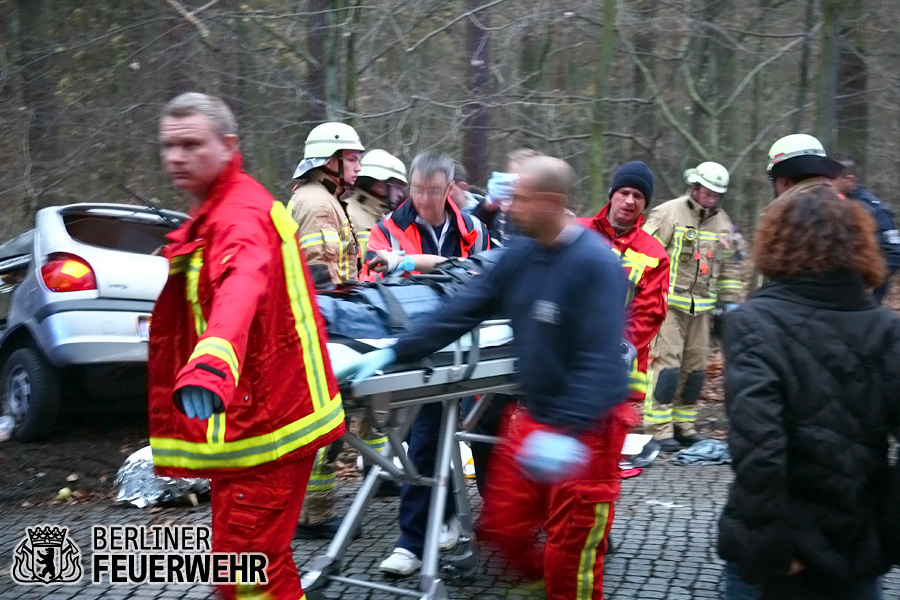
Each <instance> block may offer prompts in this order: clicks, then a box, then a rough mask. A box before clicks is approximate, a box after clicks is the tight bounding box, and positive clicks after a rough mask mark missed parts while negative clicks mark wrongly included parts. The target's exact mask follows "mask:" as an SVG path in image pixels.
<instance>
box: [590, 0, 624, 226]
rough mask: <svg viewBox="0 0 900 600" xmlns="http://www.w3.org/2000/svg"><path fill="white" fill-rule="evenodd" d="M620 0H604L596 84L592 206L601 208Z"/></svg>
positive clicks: (603, 202)
mask: <svg viewBox="0 0 900 600" xmlns="http://www.w3.org/2000/svg"><path fill="white" fill-rule="evenodd" d="M617 8H618V6H617V0H603V28H602V30H601V33H600V52H599V56H598V57H597V59H598V60H597V73H596V80H595V84H594V89H595V92H594V111H593V112H594V115H593V117H594V118H593V123H592V125H591V151H590V157H591V159H590V165H589V170H590V185H591V188H590V204H589V207H590V208H597V209H599V208H600V207H601V206H603V205H604V204H606V186H607V184H608V182H607V175H606V156H605V147H604V146H605V141H604V138H603V136H604V134H605V133H606V132H607V125H608V122H609V121H608V119H607V118H606V108H607V107H606V106H605V105H604V104H605V100H606V97H607V96H608V95H609V90H610V89H611V86H610V81H609V70H610V69H609V68H610V63H611V62H612V55H613V49H614V47H615V44H616V13H617Z"/></svg>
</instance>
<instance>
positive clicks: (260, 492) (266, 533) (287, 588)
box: [210, 453, 316, 600]
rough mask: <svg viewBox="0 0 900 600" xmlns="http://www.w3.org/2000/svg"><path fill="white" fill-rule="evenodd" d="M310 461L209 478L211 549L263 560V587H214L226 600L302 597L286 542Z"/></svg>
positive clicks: (296, 599)
mask: <svg viewBox="0 0 900 600" xmlns="http://www.w3.org/2000/svg"><path fill="white" fill-rule="evenodd" d="M315 459H316V455H315V453H313V454H312V455H310V456H307V457H303V458H300V459H294V460H290V461H288V462H283V461H276V462H271V463H267V464H265V465H261V466H259V467H253V468H250V469H244V470H241V471H238V472H235V473H223V474H221V475H217V476H215V477H213V478H212V481H211V490H210V493H211V497H212V528H213V535H212V551H213V552H238V553H239V552H262V553H264V554H265V555H266V556H267V557H268V559H269V564H268V567H267V568H266V577H267V578H268V580H269V582H268V585H265V586H253V585H250V584H248V585H240V586H237V587H235V586H219V588H218V589H219V593H220V594H221V596H222V597H223V598H225V599H226V600H240V599H242V598H254V599H256V598H265V599H266V600H302V599H303V598H304V597H305V596H304V595H303V589H302V588H301V587H300V575H299V573H298V572H297V565H296V564H295V563H294V558H293V556H292V554H291V540H292V539H293V537H294V530H295V529H296V528H297V519H298V518H299V516H300V508H301V507H302V506H303V496H304V493H305V492H306V485H307V483H308V482H309V474H310V473H311V472H312V467H313V463H314V462H315Z"/></svg>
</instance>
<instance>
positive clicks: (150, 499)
mask: <svg viewBox="0 0 900 600" xmlns="http://www.w3.org/2000/svg"><path fill="white" fill-rule="evenodd" d="M115 485H116V487H117V488H119V493H118V494H117V495H116V502H123V503H126V504H131V505H132V506H136V507H138V508H144V507H147V506H154V505H156V504H169V503H176V502H179V501H186V500H188V499H189V495H190V494H204V493H206V492H208V491H209V479H183V478H180V477H159V476H158V475H156V473H154V472H153V453H152V451H151V449H150V446H145V447H143V448H141V449H140V450H138V451H137V452H135V453H133V454H132V455H131V456H129V457H128V458H127V459H125V462H124V463H123V464H122V466H121V467H119V472H118V473H117V474H116V481H115Z"/></svg>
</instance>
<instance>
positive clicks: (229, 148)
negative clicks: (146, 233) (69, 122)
mask: <svg viewBox="0 0 900 600" xmlns="http://www.w3.org/2000/svg"><path fill="white" fill-rule="evenodd" d="M160 141H161V143H162V150H161V154H162V162H163V164H164V166H165V169H166V171H167V172H168V175H169V177H170V178H171V179H172V182H173V183H174V185H175V186H176V187H177V188H179V189H181V190H183V191H185V192H187V193H188V194H189V195H191V196H192V197H193V199H194V200H195V205H194V207H193V210H192V218H190V219H189V220H188V221H186V222H185V223H184V224H183V225H182V226H181V227H180V228H178V229H177V230H176V231H174V232H173V233H171V234H170V235H169V239H170V240H171V243H170V244H169V245H168V246H166V248H165V250H164V255H165V256H166V258H168V259H169V265H170V268H169V279H168V281H167V282H166V285H165V288H164V289H163V291H162V294H161V295H160V297H159V300H158V301H157V303H156V307H155V309H154V312H153V321H152V323H153V325H152V328H151V334H150V357H149V379H150V445H151V446H152V448H153V461H154V464H155V467H156V472H157V473H158V474H159V475H163V476H170V477H208V478H210V479H211V482H212V492H211V493H212V513H213V514H212V528H213V540H212V550H213V552H229V553H231V552H233V553H240V552H263V553H265V554H266V555H267V557H268V566H267V568H266V578H267V583H265V582H259V581H247V582H239V583H238V585H236V586H220V588H219V590H220V592H221V594H222V596H223V597H225V598H229V599H231V598H241V597H252V598H266V599H267V600H298V599H302V598H303V597H304V594H303V590H302V589H301V586H300V577H299V574H298V572H297V567H296V565H295V564H294V561H293V558H292V556H291V546H290V542H291V538H292V536H293V532H294V527H295V525H296V523H297V517H298V515H299V514H300V507H301V505H302V503H303V495H304V490H305V489H306V485H307V481H308V479H309V474H310V471H311V469H312V465H313V460H314V458H315V454H316V450H318V449H319V448H320V447H322V446H325V445H326V444H328V443H329V442H331V441H333V440H335V439H336V438H338V437H340V436H341V435H343V433H344V411H343V407H342V405H341V397H340V394H339V393H338V388H337V383H336V381H335V378H334V375H333V374H332V372H331V366H330V364H329V361H328V354H327V349H326V345H325V342H326V336H325V330H324V326H323V320H322V317H321V315H320V314H319V312H318V309H317V307H316V303H315V298H314V291H313V286H312V284H311V279H310V275H309V271H308V269H307V268H306V265H305V264H304V263H303V262H302V260H301V258H300V249H299V246H298V243H297V238H296V231H297V225H296V223H295V222H294V221H293V219H291V217H290V215H289V214H288V213H287V211H286V210H285V208H284V206H283V205H282V204H281V203H280V202H277V201H276V200H275V199H273V198H272V196H270V195H269V194H268V193H267V192H266V190H265V189H264V188H263V187H262V186H261V185H260V184H259V183H257V182H256V181H255V180H253V179H252V178H251V177H250V176H248V175H246V174H244V173H243V171H242V159H241V156H240V154H238V153H237V151H236V150H237V142H238V140H237V135H236V125H235V122H234V117H233V115H232V114H231V111H230V110H229V109H228V107H227V106H226V105H225V104H224V103H223V102H222V101H221V100H219V99H218V98H214V97H211V96H207V95H205V94H197V93H188V94H182V95H181V96H178V97H177V98H175V99H174V100H172V101H171V102H169V104H168V105H166V108H165V110H164V112H163V116H162V119H161V121H160Z"/></svg>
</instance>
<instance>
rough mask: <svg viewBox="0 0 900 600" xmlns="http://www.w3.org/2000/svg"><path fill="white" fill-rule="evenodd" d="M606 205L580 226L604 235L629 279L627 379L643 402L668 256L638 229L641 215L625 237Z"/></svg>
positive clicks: (666, 285) (661, 311) (663, 308)
mask: <svg viewBox="0 0 900 600" xmlns="http://www.w3.org/2000/svg"><path fill="white" fill-rule="evenodd" d="M608 213H609V204H607V205H606V206H604V207H603V208H601V209H600V212H598V213H597V214H596V215H595V216H594V217H581V218H579V219H577V221H578V222H579V223H581V224H582V225H584V226H585V227H587V228H589V229H593V230H594V231H598V232H600V233H601V234H603V235H604V236H605V237H606V238H607V239H608V240H609V242H610V244H612V247H613V250H614V251H615V252H616V254H618V255H619V256H621V257H622V267H623V268H624V269H625V275H626V276H627V277H628V283H629V290H628V295H627V296H626V298H625V301H626V302H627V303H628V309H627V312H626V322H625V339H627V340H628V341H629V342H631V343H632V344H633V345H634V347H635V348H636V349H637V352H638V355H637V360H636V364H635V365H634V366H632V369H631V372H630V373H629V377H628V389H629V390H631V399H632V400H635V401H640V402H643V401H644V396H645V395H646V393H647V363H648V361H649V358H650V342H652V341H653V338H655V337H656V334H657V333H659V329H660V327H662V324H663V321H665V320H666V311H667V310H668V309H667V306H668V304H667V302H666V295H667V293H668V289H669V256H668V254H666V249H665V248H663V245H662V244H660V243H659V241H658V240H657V239H656V238H654V237H653V236H652V235H650V234H649V233H647V232H646V231H644V230H643V229H642V228H641V225H643V223H644V215H640V216H639V217H638V220H637V222H636V223H635V225H634V227H632V228H631V229H629V230H628V231H627V232H625V234H624V235H621V236H619V237H616V232H615V230H614V229H613V227H612V225H611V224H610V222H609V219H608V218H607V215H608Z"/></svg>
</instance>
